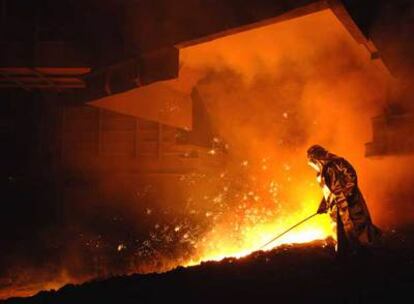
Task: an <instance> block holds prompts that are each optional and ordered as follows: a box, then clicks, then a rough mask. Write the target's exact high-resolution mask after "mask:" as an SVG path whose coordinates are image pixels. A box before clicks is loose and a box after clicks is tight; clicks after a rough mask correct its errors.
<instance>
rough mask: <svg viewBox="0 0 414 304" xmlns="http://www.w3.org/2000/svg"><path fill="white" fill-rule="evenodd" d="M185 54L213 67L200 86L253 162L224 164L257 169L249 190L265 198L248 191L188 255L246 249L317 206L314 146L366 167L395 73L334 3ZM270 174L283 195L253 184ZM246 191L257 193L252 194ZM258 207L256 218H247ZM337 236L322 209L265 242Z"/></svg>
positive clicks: (237, 149)
mask: <svg viewBox="0 0 414 304" xmlns="http://www.w3.org/2000/svg"><path fill="white" fill-rule="evenodd" d="M180 60H181V62H182V66H183V67H185V68H187V69H192V70H195V71H197V73H198V74H202V73H204V74H205V75H206V77H205V79H204V80H201V81H200V82H199V83H198V85H197V89H198V91H199V93H200V95H201V96H202V97H203V98H204V102H205V104H206V107H207V108H208V110H209V112H210V114H211V116H212V120H213V123H215V125H216V128H217V130H219V133H220V135H221V136H222V137H223V139H224V140H225V141H226V142H228V143H229V146H230V149H229V154H230V157H232V158H233V160H238V161H242V160H243V159H245V161H244V162H245V163H246V164H249V165H248V166H247V167H248V168H247V169H246V170H247V172H244V173H242V172H243V169H242V168H238V167H237V165H233V164H232V165H229V167H227V168H226V169H225V170H227V171H228V172H232V173H229V174H230V175H232V174H233V176H234V178H237V177H238V176H239V174H246V175H247V176H250V177H253V178H254V179H255V182H253V186H252V188H251V189H249V191H251V192H253V193H254V195H255V196H257V197H258V198H259V199H257V200H254V199H251V198H250V197H249V194H248V193H240V202H236V203H233V204H232V207H231V208H230V210H229V211H228V212H227V213H225V214H220V216H218V219H216V221H215V222H214V224H213V227H212V229H211V230H210V231H208V232H207V234H206V235H205V236H204V237H203V239H202V240H198V241H196V248H197V249H196V252H197V253H196V255H195V256H194V257H193V258H192V259H191V260H190V261H189V262H188V263H187V264H188V265H194V264H197V263H200V262H201V261H206V260H220V259H223V258H225V257H241V256H245V255H247V254H249V253H251V252H253V251H256V250H258V249H259V248H260V246H261V245H263V244H264V243H266V242H267V241H268V240H270V239H272V238H273V237H274V236H275V235H277V234H279V233H281V232H283V231H284V230H286V229H287V228H289V227H291V226H292V225H294V224H295V223H297V222H299V221H300V220H302V219H303V218H305V217H307V216H309V215H311V214H313V213H314V212H315V211H316V208H317V206H318V203H319V201H320V199H321V197H322V193H321V190H320V189H319V187H318V185H317V183H316V180H315V178H314V171H313V170H312V169H311V168H310V167H309V166H308V165H307V164H306V159H305V151H306V148H307V146H309V145H311V144H313V143H320V144H323V145H326V146H327V147H328V148H329V149H332V151H333V152H334V153H338V154H340V155H343V156H345V157H346V158H348V159H349V160H350V161H351V162H352V163H353V164H354V165H355V166H356V168H357V170H358V171H359V168H360V165H361V164H362V165H361V167H363V164H364V163H365V162H366V160H365V159H364V156H363V155H364V150H363V149H364V143H365V142H367V141H369V138H370V136H371V130H370V125H369V124H370V117H371V116H373V115H374V114H375V113H376V112H377V111H380V109H381V104H382V102H383V101H384V96H385V89H386V83H387V77H388V76H387V75H384V74H383V71H381V70H380V69H379V68H378V67H377V66H376V65H375V64H374V63H373V62H372V61H370V59H369V54H368V53H367V52H366V50H365V49H364V48H363V47H362V46H360V45H358V44H357V43H356V42H355V40H353V38H352V37H351V35H350V34H349V33H348V32H347V31H346V29H345V28H344V27H343V26H342V24H340V22H339V21H338V20H337V19H336V17H335V16H334V15H333V14H332V12H331V11H330V10H325V11H321V12H319V13H315V14H312V15H309V16H306V17H302V18H297V19H294V20H290V21H287V22H283V23H279V24H274V25H270V26H265V27H261V28H258V29H254V30H250V31H247V32H244V33H239V34H236V35H231V36H228V37H224V38H220V39H217V40H214V41H210V42H208V43H204V44H200V45H196V46H192V47H189V48H185V49H181V50H180ZM182 73H185V71H184V70H183V72H182ZM379 88H381V89H379ZM261 159H268V160H269V161H268V162H266V163H263V162H261ZM250 164H255V165H254V166H250ZM281 167H288V169H287V170H284V169H281ZM290 167H291V168H290ZM364 173H365V172H363V173H362V174H361V175H363V174H364ZM271 183H276V184H278V187H279V188H278V190H277V191H279V193H278V196H277V197H273V196H272V193H266V189H265V188H261V189H255V188H254V187H255V186H254V185H267V184H268V185H270V184H271ZM363 190H367V189H363ZM369 190H371V189H368V192H369ZM247 192H248V191H247ZM364 193H365V192H364ZM243 196H244V198H246V196H247V197H248V199H247V201H251V202H250V203H247V204H244V203H243V202H244V200H243ZM273 200H274V202H273ZM269 202H270V204H269ZM272 202H273V203H274V204H273V205H272ZM206 203H208V202H206ZM239 206H241V207H240V208H241V209H242V210H243V212H241V213H239V212H238V211H240V210H238V209H237V208H238V207H239ZM370 207H372V205H370ZM374 207H375V206H374ZM258 210H260V211H258ZM254 212H257V214H256V220H253V221H246V220H245V217H246V216H249V214H250V213H254ZM266 212H270V213H272V214H273V215H271V216H266V215H265V214H266ZM329 236H333V235H332V227H331V222H330V219H329V218H328V216H327V215H321V216H317V217H315V218H313V219H311V220H310V221H309V222H307V223H305V224H303V225H302V226H299V227H297V228H295V229H294V230H292V231H290V232H289V233H288V234H286V235H284V236H283V237H282V238H280V239H279V240H277V241H276V242H274V243H272V244H270V245H269V246H268V247H267V248H266V250H269V249H271V248H274V247H275V246H278V245H280V244H286V243H303V242H309V241H313V240H316V239H325V238H327V237H329Z"/></svg>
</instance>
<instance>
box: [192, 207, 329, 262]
mask: <svg viewBox="0 0 414 304" xmlns="http://www.w3.org/2000/svg"><path fill="white" fill-rule="evenodd" d="M306 206H307V207H306ZM315 210H316V209H315V204H314V203H312V204H309V205H306V204H305V205H304V208H303V209H302V210H300V211H299V212H294V213H292V214H290V215H285V216H283V217H280V218H275V219H274V221H271V222H269V223H266V224H258V225H251V226H250V225H246V226H242V227H240V229H239V230H240V231H238V233H237V234H234V233H233V231H231V230H230V229H229V227H228V224H227V223H226V222H225V221H224V222H223V223H222V224H220V225H218V226H217V227H215V228H214V229H213V230H212V231H211V232H210V233H209V235H207V237H206V238H205V239H204V242H203V243H204V246H201V247H202V248H201V249H200V253H199V256H198V258H197V259H193V260H191V261H190V262H189V263H188V264H187V266H191V265H196V264H199V263H200V262H203V261H218V260H222V259H224V258H226V257H235V258H240V257H243V256H246V255H249V254H250V253H252V252H255V251H258V250H260V248H261V247H262V246H263V245H264V244H266V243H267V242H269V241H270V240H272V239H273V238H275V237H276V236H278V235H279V234H281V233H283V232H284V231H286V230H287V229H289V228H291V227H292V226H294V225H295V224H297V223H298V222H300V221H302V220H303V219H305V218H306V217H308V216H309V215H312V214H313V213H315ZM332 232H333V230H332V225H331V222H330V219H329V217H328V216H327V215H317V216H315V217H313V218H311V219H309V220H308V221H307V222H304V223H303V224H301V225H300V226H297V227H296V228H294V229H292V230H291V231H289V232H288V233H286V234H284V235H283V236H281V237H280V238H278V239H277V240H275V241H274V242H272V243H270V244H268V245H267V246H265V247H264V248H263V249H262V250H271V249H273V248H275V247H277V246H280V245H282V244H295V243H296V244H298V243H307V242H311V241H315V240H324V239H326V238H328V237H333V234H332Z"/></svg>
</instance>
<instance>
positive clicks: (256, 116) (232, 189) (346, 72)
mask: <svg viewBox="0 0 414 304" xmlns="http://www.w3.org/2000/svg"><path fill="white" fill-rule="evenodd" d="M180 61H181V64H182V66H183V70H182V71H183V73H184V71H185V69H190V70H195V71H196V73H197V74H198V75H201V77H200V80H199V81H198V83H197V85H196V86H195V88H194V90H196V91H197V93H198V96H199V97H200V98H201V99H202V101H203V103H204V105H205V107H206V109H207V111H208V114H209V117H210V119H211V123H212V125H213V127H214V129H215V130H216V132H217V133H218V134H217V137H216V138H215V139H214V140H213V142H212V147H211V150H210V151H209V153H208V157H209V159H208V161H206V162H204V163H203V162H200V170H199V172H194V173H191V174H187V175H182V176H175V177H174V176H173V177H170V178H168V179H166V180H161V181H160V180H156V179H151V178H149V177H146V178H143V179H142V180H125V179H123V178H122V176H109V177H107V179H106V180H105V181H104V182H103V183H102V184H100V185H98V186H97V188H94V189H91V187H90V186H86V187H85V188H84V189H83V190H82V189H81V188H80V187H79V185H76V184H74V185H73V187H71V188H69V189H68V190H67V192H68V193H66V194H65V197H66V200H67V203H66V204H65V206H67V209H66V210H64V213H65V222H63V223H61V225H62V227H60V228H61V230H59V229H55V230H53V229H51V230H53V233H52V232H51V231H44V234H43V235H42V238H43V242H44V243H46V244H49V245H48V246H50V247H51V249H50V251H51V253H52V255H53V254H56V252H58V255H57V257H56V258H55V260H53V261H51V262H49V263H48V262H44V263H39V264H38V265H40V266H39V267H38V268H35V269H33V268H32V264H33V263H28V265H25V266H26V267H25V268H26V269H27V270H26V271H27V275H26V277H27V278H23V279H21V280H22V285H24V284H26V285H27V281H28V280H30V277H33V273H36V275H38V274H41V273H42V272H44V273H45V275H43V276H42V275H39V277H40V278H41V280H43V281H44V282H49V283H50V282H51V281H53V282H55V283H56V286H58V285H61V283H63V282H67V281H71V282H76V281H82V280H84V279H88V278H90V277H93V276H101V277H105V276H109V275H113V274H123V273H132V272H150V271H163V270H167V269H171V268H172V267H176V266H178V265H185V264H191V263H197V262H200V261H202V260H206V259H218V258H222V257H225V256H228V255H234V256H239V255H243V254H247V253H249V252H251V251H252V250H255V249H258V246H260V245H262V244H263V243H264V242H265V241H267V240H269V238H271V237H273V236H274V235H275V234H276V233H278V232H279V231H282V230H283V229H285V228H286V227H289V226H290V225H291V224H294V223H295V222H297V221H299V220H301V219H302V218H304V217H306V216H307V215H309V214H311V213H313V212H315V210H316V208H317V205H318V203H319V200H320V198H321V192H320V189H319V188H318V185H317V184H316V181H315V176H314V172H313V171H312V169H311V168H309V167H308V166H307V163H306V159H305V155H306V154H305V151H306V149H307V147H308V146H310V145H312V144H315V143H318V144H321V145H323V146H325V147H326V148H328V149H329V150H330V151H332V152H334V153H336V154H338V155H341V156H343V157H345V158H346V159H348V160H349V161H350V162H351V163H352V164H353V165H354V167H355V168H356V170H357V173H358V176H359V184H360V187H361V189H362V192H363V194H364V196H365V197H366V199H367V203H368V207H369V209H370V211H371V213H372V216H373V220H374V222H375V223H376V224H379V225H380V226H382V227H385V226H387V225H396V224H397V223H399V222H400V221H410V220H412V214H413V209H412V207H410V205H409V204H405V203H404V202H406V201H410V200H411V199H412V197H413V195H412V190H411V189H410V183H408V182H407V181H411V180H412V179H413V178H414V176H413V174H412V173H411V172H414V170H412V169H413V161H412V158H408V157H392V158H386V159H367V158H366V157H365V156H364V153H365V143H367V142H369V141H371V138H372V129H371V118H372V117H373V116H375V115H378V114H380V113H381V112H382V111H383V108H384V106H385V104H386V98H387V92H388V84H389V79H388V75H385V74H384V73H383V71H382V70H381V69H379V68H378V67H377V65H376V64H375V62H373V61H371V60H370V58H369V54H368V53H367V52H366V50H365V48H364V47H362V46H360V45H358V44H357V43H356V42H355V41H354V40H353V38H352V37H351V36H350V34H349V33H348V32H347V31H346V30H345V29H344V27H343V26H342V25H341V24H340V23H339V21H338V20H337V19H336V18H335V17H334V15H333V14H332V13H331V12H330V11H322V12H319V13H316V14H312V15H309V16H306V17H302V18H298V19H294V20H290V21H287V22H283V23H279V24H274V25H270V26H266V27H262V28H258V29H255V30H250V31H247V32H243V33H239V34H236V35H231V36H227V37H224V38H221V39H217V40H214V41H210V42H208V43H204V44H200V45H196V46H192V47H188V48H185V49H181V50H180ZM223 159H225V161H223ZM212 162H213V163H215V164H216V166H215V167H210V163H212ZM82 191H83V192H88V193H89V192H91V193H92V194H96V195H97V196H98V197H100V198H101V199H99V200H97V199H96V197H93V195H92V194H91V199H85V195H84V193H83V192H82ZM77 193H79V196H77ZM296 232H297V233H296V234H295V233H293V234H291V235H290V236H291V237H292V238H291V239H289V238H287V239H284V240H283V241H284V242H288V241H306V240H313V239H316V238H324V237H326V236H328V235H329V233H330V227H329V219H328V218H327V217H324V218H322V217H321V218H318V219H315V220H313V222H311V223H309V224H308V225H304V226H303V227H302V228H301V229H298V230H297V231H296ZM53 248H59V249H56V250H55V249H53ZM14 259H15V260H17V261H19V264H18V265H20V266H19V267H14V268H12V267H10V268H9V270H8V273H9V274H10V275H8V276H6V277H8V278H14V275H13V273H18V272H19V271H20V270H21V269H22V267H23V266H21V265H23V264H22V263H21V260H22V259H24V257H20V256H18V257H15V258H14ZM44 269H47V270H44ZM50 269H53V272H54V271H56V272H57V273H59V275H58V276H57V277H56V276H53V275H51V274H50V273H51V271H50ZM17 281H18V279H16V281H14V282H12V281H10V282H9V281H7V282H6V283H4V284H5V286H6V285H7V284H10V286H16V285H18V282H17ZM7 286H8V285H7ZM48 286H52V285H50V284H49V285H48V284H43V285H41V286H39V285H38V286H35V287H32V290H38V289H39V288H45V287H46V288H47V287H48ZM29 290H30V289H29ZM8 292H9V293H10V291H8ZM13 292H14V291H13ZM13 292H11V293H13ZM0 296H1V295H0Z"/></svg>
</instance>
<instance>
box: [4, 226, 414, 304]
mask: <svg viewBox="0 0 414 304" xmlns="http://www.w3.org/2000/svg"><path fill="white" fill-rule="evenodd" d="M384 239H385V241H384V246H383V247H381V248H378V249H377V250H376V251H375V253H373V254H372V255H370V256H367V257H365V258H360V259H359V260H357V259H353V260H350V261H342V262H341V261H338V260H336V259H335V257H334V251H333V246H332V245H331V244H330V243H329V242H314V243H311V244H306V245H294V246H283V247H279V248H277V249H275V250H273V251H271V252H256V253H253V254H252V255H250V256H248V257H245V258H243V259H239V260H236V259H225V260H223V261H221V262H208V263H203V264H201V265H199V266H195V267H191V268H177V269H175V270H173V271H170V272H168V273H163V274H150V275H132V276H124V277H114V278H111V279H107V280H103V281H93V282H88V283H85V284H82V285H78V286H75V285H67V286H65V287H63V288H62V289H60V290H58V291H48V292H40V293H39V294H37V295H35V296H33V297H30V298H14V299H9V300H7V301H5V302H1V301H0V303H42V304H43V303H62V304H63V303H71V304H72V303H166V302H168V303H255V302H256V303H257V302H268V303H321V302H322V303H327V302H330V303H414V229H409V230H405V231H397V232H395V231H394V232H392V233H388V234H387V235H386V237H385V238H384Z"/></svg>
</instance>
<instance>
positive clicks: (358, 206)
mask: <svg viewBox="0 0 414 304" xmlns="http://www.w3.org/2000/svg"><path fill="white" fill-rule="evenodd" d="M307 158H308V163H309V165H310V166H311V167H312V168H313V169H315V170H316V172H317V180H318V183H319V185H320V186H321V188H322V192H323V198H322V200H321V203H320V204H319V208H318V210H317V212H318V213H319V214H323V213H329V215H330V217H331V219H332V222H333V226H334V227H335V231H336V248H335V249H336V252H337V255H338V256H339V257H349V256H354V255H359V254H361V253H367V252H370V250H369V249H370V248H372V247H373V246H374V245H376V244H378V242H379V239H380V235H381V231H380V229H378V228H377V227H376V226H375V225H374V224H373V223H372V220H371V216H370V214H369V211H368V207H367V205H366V203H365V200H364V197H363V196H362V193H361V191H360V189H359V187H358V178H357V174H356V172H355V169H354V168H353V167H352V165H351V164H350V163H349V162H348V161H347V160H345V159H344V158H342V157H339V156H337V155H335V154H332V153H330V152H329V151H327V150H326V149H325V148H323V147H322V146H319V145H313V146H311V147H310V148H309V149H308V150H307Z"/></svg>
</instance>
